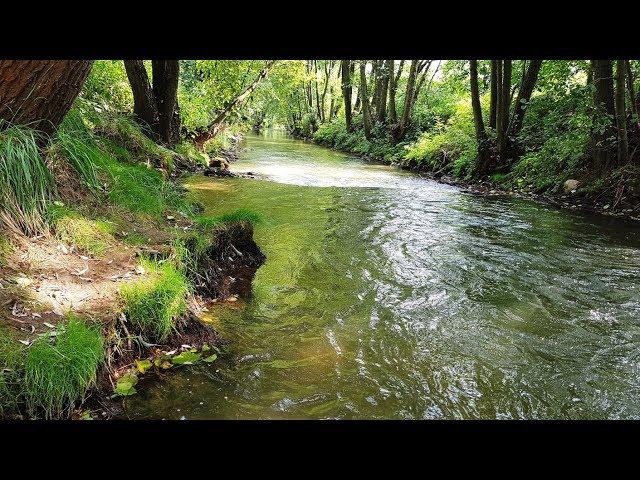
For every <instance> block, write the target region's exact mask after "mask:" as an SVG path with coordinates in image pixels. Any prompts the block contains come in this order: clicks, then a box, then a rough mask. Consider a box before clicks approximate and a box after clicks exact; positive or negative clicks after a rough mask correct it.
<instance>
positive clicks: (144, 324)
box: [120, 260, 189, 341]
mask: <svg viewBox="0 0 640 480" xmlns="http://www.w3.org/2000/svg"><path fill="white" fill-rule="evenodd" d="M141 265H142V267H143V268H144V269H145V270H147V271H148V272H149V276H148V277H146V278H144V279H142V280H139V281H137V282H134V283H129V284H125V285H123V286H122V287H121V289H120V294H121V295H122V298H123V299H124V301H125V314H126V316H127V319H128V320H129V321H130V322H131V323H132V324H134V325H135V326H137V327H138V328H139V330H140V331H141V332H142V334H143V335H144V336H145V337H147V338H148V339H150V340H153V341H164V340H165V339H166V338H167V337H168V335H169V333H171V330H172V328H173V326H174V324H175V321H176V320H177V319H178V318H179V317H180V316H181V315H183V314H184V313H185V311H186V308H187V305H186V296H187V294H188V293H189V283H188V281H187V279H186V277H185V276H184V274H183V273H182V272H180V271H179V270H177V269H176V268H175V267H174V266H173V265H172V264H171V263H169V262H164V263H158V262H153V261H150V260H143V261H142V262H141Z"/></svg>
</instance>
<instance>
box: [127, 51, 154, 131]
mask: <svg viewBox="0 0 640 480" xmlns="http://www.w3.org/2000/svg"><path fill="white" fill-rule="evenodd" d="M124 68H125V71H126V72H127V78H128V79H129V84H130V85H131V91H132V92H133V113H134V114H135V116H136V117H137V118H138V120H140V121H141V122H143V123H145V124H146V125H147V127H148V128H149V129H150V130H151V132H153V133H155V132H157V131H158V107H157V105H156V99H155V97H154V95H153V90H152V88H151V83H150V82H149V76H148V75H147V69H146V68H145V66H144V62H143V61H142V60H125V61H124Z"/></svg>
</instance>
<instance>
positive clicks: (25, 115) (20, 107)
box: [0, 60, 93, 134]
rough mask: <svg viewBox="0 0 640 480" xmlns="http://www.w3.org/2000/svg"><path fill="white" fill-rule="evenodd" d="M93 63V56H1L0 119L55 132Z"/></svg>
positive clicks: (48, 132) (45, 131) (49, 132)
mask: <svg viewBox="0 0 640 480" xmlns="http://www.w3.org/2000/svg"><path fill="white" fill-rule="evenodd" d="M92 64H93V60H0V119H1V120H5V121H6V122H9V123H14V124H28V125H29V126H30V127H32V128H35V129H37V130H40V131H42V132H44V133H47V134H51V133H53V132H55V131H56V129H57V128H58V126H59V125H60V123H61V122H62V120H63V118H64V116H65V115H66V114H67V112H68V111H69V109H70V108H71V106H72V105H73V102H74V100H75V99H76V97H77V96H78V94H79V93H80V90H81V89H82V86H83V85H84V82H85V80H86V79H87V76H88V75H89V71H90V70H91V65H92ZM0 128H1V127H0Z"/></svg>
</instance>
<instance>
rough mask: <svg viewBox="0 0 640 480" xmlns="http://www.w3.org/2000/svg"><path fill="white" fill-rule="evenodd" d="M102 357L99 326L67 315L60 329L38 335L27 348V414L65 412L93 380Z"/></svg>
mask: <svg viewBox="0 0 640 480" xmlns="http://www.w3.org/2000/svg"><path fill="white" fill-rule="evenodd" d="M103 357H104V349H103V339H102V334H101V332H100V329H99V328H97V327H96V326H91V325H88V324H87V323H85V322H84V321H82V320H80V319H79V318H78V317H75V316H70V317H69V320H68V322H67V324H66V325H64V326H62V329H61V331H60V333H59V334H58V335H57V336H55V337H53V340H52V338H49V337H40V338H39V339H38V340H36V341H35V342H34V343H33V344H32V345H31V346H30V347H29V349H28V352H27V357H26V360H25V375H24V389H25V399H26V404H27V409H28V411H29V412H30V413H31V415H34V416H35V415H37V414H38V413H40V412H42V413H43V414H44V417H45V418H57V417H62V416H64V415H68V413H69V412H70V410H71V408H72V407H73V405H74V404H75V403H76V402H77V401H79V400H81V399H82V397H83V396H84V394H85V392H86V391H87V389H88V388H89V387H90V386H91V385H92V384H93V383H94V382H95V380H96V373H97V369H98V366H99V365H100V362H101V361H102V359H103Z"/></svg>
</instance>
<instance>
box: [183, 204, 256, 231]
mask: <svg viewBox="0 0 640 480" xmlns="http://www.w3.org/2000/svg"><path fill="white" fill-rule="evenodd" d="M262 220H263V219H262V215H260V214H259V213H258V212H254V211H253V210H250V209H248V208H239V209H237V210H235V211H233V212H230V213H224V214H222V215H217V216H205V215H201V216H198V217H197V218H196V220H195V221H196V224H197V225H198V227H200V228H201V229H203V230H209V229H211V228H214V227H216V226H218V225H222V224H225V223H233V222H249V223H251V224H252V225H258V224H260V223H261V222H262Z"/></svg>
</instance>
